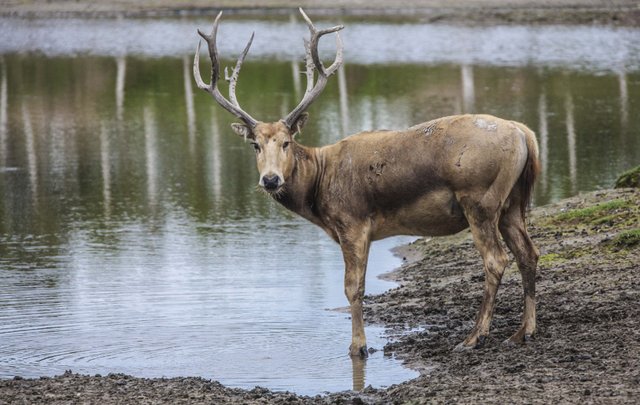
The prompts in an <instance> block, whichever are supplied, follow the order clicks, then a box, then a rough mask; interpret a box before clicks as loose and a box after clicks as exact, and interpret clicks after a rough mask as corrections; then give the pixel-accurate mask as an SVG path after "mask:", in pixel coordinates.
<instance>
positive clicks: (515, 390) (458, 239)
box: [0, 189, 640, 404]
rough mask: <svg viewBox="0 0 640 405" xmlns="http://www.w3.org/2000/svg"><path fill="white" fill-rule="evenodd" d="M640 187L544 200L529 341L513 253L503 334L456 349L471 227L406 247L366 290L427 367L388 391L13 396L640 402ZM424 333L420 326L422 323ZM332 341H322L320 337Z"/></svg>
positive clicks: (84, 385)
mask: <svg viewBox="0 0 640 405" xmlns="http://www.w3.org/2000/svg"><path fill="white" fill-rule="evenodd" d="M639 207H640V191H639V190H638V189H618V190H610V191H598V192H593V193H589V194H585V195H581V196H578V197H574V198H571V199H568V200H563V201H561V202H559V203H557V204H554V205H550V206H545V207H540V208H537V209H534V210H533V211H532V213H531V215H530V218H531V219H530V226H529V229H530V233H531V235H532V238H533V240H534V242H535V243H536V245H537V246H538V247H539V248H540V250H541V253H542V256H541V258H540V263H539V271H538V275H537V297H538V331H537V335H536V339H535V340H534V341H532V342H530V343H528V344H527V345H526V346H520V347H509V346H506V345H504V344H503V343H502V342H503V341H504V340H505V339H507V338H508V337H509V336H510V335H511V334H512V333H513V332H514V331H515V330H516V329H517V328H518V325H519V321H520V316H521V311H522V292H521V291H522V289H521V282H520V276H519V274H518V271H517V268H516V267H515V265H514V264H513V263H512V264H511V265H510V267H509V268H508V269H507V272H506V273H505V276H504V278H503V283H502V286H501V288H500V291H499V294H498V300H497V307H496V311H495V315H494V320H493V326H492V335H491V337H490V338H489V340H488V341H487V342H486V344H485V345H484V346H483V347H482V348H480V349H477V350H471V351H467V352H462V353H458V352H454V351H453V348H454V347H455V346H456V344H458V343H459V342H460V341H462V340H463V339H464V337H465V334H466V333H468V332H469V330H470V329H471V327H472V325H473V321H474V316H475V312H476V310H477V309H478V307H479V305H480V300H481V294H482V283H483V275H482V266H481V261H480V257H479V255H478V253H477V251H476V250H475V248H474V247H473V243H472V241H471V237H470V234H469V232H466V231H465V232H462V233H460V234H458V235H455V236H452V237H448V238H437V239H432V240H424V239H422V240H419V241H417V242H415V243H413V244H412V245H410V246H407V247H403V248H402V249H400V254H402V255H404V256H406V257H407V258H412V259H413V260H412V261H409V260H407V263H406V264H405V265H404V266H402V268H400V269H399V270H397V271H396V272H394V273H393V274H392V275H391V276H392V277H393V278H394V279H396V280H397V281H398V282H400V283H401V285H400V287H398V288H395V289H393V290H390V291H388V292H387V293H385V294H382V295H379V296H367V297H366V300H365V302H366V312H365V320H366V321H367V322H369V323H378V324H383V325H385V326H387V327H388V328H389V330H390V334H391V335H392V336H396V339H395V341H393V342H392V343H389V344H388V345H386V346H385V347H384V352H385V355H389V356H397V357H398V358H400V359H402V360H403V361H405V362H406V363H407V365H409V366H411V367H413V368H415V369H417V370H419V371H420V372H421V376H420V377H418V378H416V379H414V380H411V381H408V382H405V383H403V384H399V385H395V386H391V387H389V388H388V389H384V390H382V389H373V388H371V387H369V388H365V389H364V390H363V391H361V392H341V393H333V394H330V395H326V396H316V397H302V396H298V395H295V394H292V393H281V392H280V393H277V392H271V391H269V390H267V389H263V388H255V389H253V390H242V389H233V388H227V387H224V386H223V385H221V384H220V383H218V382H215V381H209V380H205V379H202V378H172V379H144V378H134V377H131V376H126V375H122V374H110V375H108V376H99V375H96V376H83V375H77V374H73V373H72V372H71V371H70V372H67V373H65V374H64V375H61V376H57V377H53V378H40V379H22V378H20V377H16V378H15V379H12V380H0V398H1V400H0V402H3V403H10V404H14V403H25V404H27V403H28V404H31V403H61V404H62V403H64V404H76V403H172V404H181V403H184V404H187V403H188V404H197V403H212V404H222V403H229V404H235V403H237V404H266V403H274V404H284V403H287V404H327V403H336V404H341V403H343V404H362V403H365V404H374V403H375V404H377V403H393V404H401V403H427V402H428V403H495V402H499V403H511V404H524V403H527V404H529V403H545V404H546V403H616V404H619V403H637V402H638V400H639V399H640V332H639V331H640V281H639V280H638V274H640V236H638V235H640V208H639ZM411 330H419V332H415V331H414V332H411ZM316 349H317V350H321V348H316Z"/></svg>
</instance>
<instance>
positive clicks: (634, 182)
mask: <svg viewBox="0 0 640 405" xmlns="http://www.w3.org/2000/svg"><path fill="white" fill-rule="evenodd" d="M615 187H616V188H625V187H634V188H640V166H636V167H634V168H633V169H631V170H627V171H626V172H624V173H622V174H621V175H620V177H618V180H616V185H615Z"/></svg>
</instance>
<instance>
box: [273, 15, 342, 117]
mask: <svg viewBox="0 0 640 405" xmlns="http://www.w3.org/2000/svg"><path fill="white" fill-rule="evenodd" d="M298 10H300V14H302V18H304V20H305V21H306V23H307V27H309V32H310V33H311V38H310V39H309V41H307V40H305V41H304V47H305V50H306V65H307V90H306V91H305V93H304V96H303V97H302V101H300V104H298V106H297V107H296V108H294V109H293V111H291V112H290V113H289V115H287V116H286V117H285V118H284V119H283V121H284V123H285V124H286V125H287V127H288V128H292V127H293V125H294V124H295V122H296V120H297V119H298V117H300V115H301V114H302V113H303V112H304V111H305V110H306V109H307V108H309V106H310V105H311V103H313V102H314V100H315V99H316V98H317V97H318V96H319V95H320V93H322V90H323V89H324V86H325V85H326V84H327V79H328V78H329V76H331V75H332V74H334V73H335V72H336V70H338V68H339V67H340V65H342V50H343V46H342V40H341V39H340V34H338V33H337V32H338V31H340V30H341V29H343V28H344V26H343V25H337V26H335V27H332V28H327V29H324V30H319V31H318V30H317V29H316V27H315V26H314V25H313V22H312V21H311V19H310V18H309V17H308V16H307V14H305V12H304V11H303V10H302V8H299V9H298ZM332 32H336V33H337V34H336V46H337V50H336V59H335V60H334V62H333V63H332V64H331V65H330V66H329V67H328V68H325V67H324V64H323V63H322V61H321V60H320V56H319V55H318V42H319V41H320V37H322V36H323V35H326V34H330V33H332ZM314 70H317V71H318V80H317V81H316V82H315V84H314V83H313V81H314V76H315V75H314Z"/></svg>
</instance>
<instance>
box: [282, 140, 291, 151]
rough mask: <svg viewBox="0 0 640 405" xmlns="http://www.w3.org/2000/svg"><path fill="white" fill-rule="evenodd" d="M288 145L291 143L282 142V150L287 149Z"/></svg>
mask: <svg viewBox="0 0 640 405" xmlns="http://www.w3.org/2000/svg"><path fill="white" fill-rule="evenodd" d="M290 143H291V142H289V141H284V142H283V143H282V149H284V150H287V148H288V147H289V144H290Z"/></svg>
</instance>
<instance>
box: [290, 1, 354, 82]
mask: <svg viewBox="0 0 640 405" xmlns="http://www.w3.org/2000/svg"><path fill="white" fill-rule="evenodd" d="M299 10H300V14H302V18H304V20H305V22H306V23H307V27H308V28H309V32H310V33H311V39H310V40H309V45H310V46H309V47H310V48H311V56H312V58H313V63H314V64H315V65H316V69H318V73H320V74H322V75H324V76H330V75H331V74H333V72H335V71H336V70H337V69H338V68H339V67H340V65H341V64H342V40H341V39H340V34H336V42H337V51H336V60H335V61H334V62H333V63H332V64H331V66H330V67H329V69H328V70H325V67H324V64H323V63H322V61H321V60H320V56H319V53H318V42H320V38H321V37H322V36H323V35H326V34H331V33H333V32H338V31H340V30H342V29H343V28H344V25H336V26H335V27H331V28H326V29H324V30H319V31H318V29H316V26H315V25H314V24H313V22H312V21H311V19H310V18H309V16H308V15H307V14H306V13H305V12H304V10H303V9H302V8H299Z"/></svg>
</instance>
